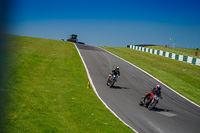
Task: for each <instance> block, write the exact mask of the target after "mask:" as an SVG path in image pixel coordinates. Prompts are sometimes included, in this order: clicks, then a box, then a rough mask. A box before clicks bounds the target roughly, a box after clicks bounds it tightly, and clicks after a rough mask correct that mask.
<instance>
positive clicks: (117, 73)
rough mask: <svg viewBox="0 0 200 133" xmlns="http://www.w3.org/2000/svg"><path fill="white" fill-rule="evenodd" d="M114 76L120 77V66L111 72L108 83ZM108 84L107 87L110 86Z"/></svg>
mask: <svg viewBox="0 0 200 133" xmlns="http://www.w3.org/2000/svg"><path fill="white" fill-rule="evenodd" d="M113 75H115V76H118V77H120V71H119V67H118V66H117V67H116V68H115V69H114V70H112V71H111V72H110V75H109V76H108V82H109V80H110V77H111V76H113ZM108 82H107V85H108Z"/></svg>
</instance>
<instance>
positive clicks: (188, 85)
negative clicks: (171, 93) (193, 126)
mask: <svg viewBox="0 0 200 133" xmlns="http://www.w3.org/2000/svg"><path fill="white" fill-rule="evenodd" d="M102 48H104V49H106V50H108V51H110V52H112V53H114V54H116V55H118V56H120V57H121V58H123V59H125V60H127V61H129V62H131V63H133V64H134V65H136V66H138V67H140V68H141V69H143V70H145V71H146V72H148V73H150V74H151V75H153V76H154V77H156V78H157V79H159V80H161V81H162V82H163V83H165V84H166V85H168V86H169V87H171V88H172V89H174V90H175V91H177V92H179V93H180V94H182V95H183V96H185V97H187V98H188V99H190V100H191V101H193V102H195V103H197V104H198V105H200V67H199V66H196V65H191V64H188V63H185V62H180V61H177V60H173V59H170V58H165V57H162V56H159V55H154V54H149V53H146V52H141V51H137V50H134V49H130V48H116V47H102ZM163 95H164V94H163Z"/></svg>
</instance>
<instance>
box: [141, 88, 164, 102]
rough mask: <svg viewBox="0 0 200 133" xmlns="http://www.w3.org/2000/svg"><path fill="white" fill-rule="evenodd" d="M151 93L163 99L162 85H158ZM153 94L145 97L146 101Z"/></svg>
mask: <svg viewBox="0 0 200 133" xmlns="http://www.w3.org/2000/svg"><path fill="white" fill-rule="evenodd" d="M151 93H153V94H154V95H155V94H156V95H157V96H158V97H160V98H161V99H162V96H161V86H160V85H157V86H156V88H152V89H151ZM151 93H148V94H146V96H145V97H144V101H145V99H146V98H147V97H148V96H150V95H151Z"/></svg>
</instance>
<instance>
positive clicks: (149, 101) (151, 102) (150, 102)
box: [139, 92, 159, 110]
mask: <svg viewBox="0 0 200 133" xmlns="http://www.w3.org/2000/svg"><path fill="white" fill-rule="evenodd" d="M146 94H149V92H147V93H146ZM144 98H145V96H142V98H141V101H140V103H139V105H140V106H143V105H145V106H146V107H147V108H148V109H149V110H152V109H153V108H154V107H155V106H156V104H157V103H158V100H159V97H158V96H157V95H156V94H154V93H151V95H149V96H147V97H146V99H145V100H144Z"/></svg>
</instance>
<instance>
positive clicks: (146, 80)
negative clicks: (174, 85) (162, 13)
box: [76, 44, 200, 133]
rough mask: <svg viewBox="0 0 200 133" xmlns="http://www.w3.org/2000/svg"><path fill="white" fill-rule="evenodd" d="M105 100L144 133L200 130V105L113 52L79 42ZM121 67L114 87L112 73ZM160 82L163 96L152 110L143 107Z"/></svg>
mask: <svg viewBox="0 0 200 133" xmlns="http://www.w3.org/2000/svg"><path fill="white" fill-rule="evenodd" d="M76 46H77V47H78V49H79V51H80V53H81V55H82V57H83V59H84V61H85V63H86V65H87V68H88V70H89V73H90V76H91V78H92V81H93V83H94V86H95V88H96V90H97V92H98V94H99V96H100V97H101V99H102V100H103V101H104V102H105V103H106V104H107V105H108V107H109V108H110V109H112V111H114V112H115V114H117V115H118V116H119V117H120V118H121V119H122V120H123V121H124V122H125V123H127V124H128V125H129V126H130V127H132V128H133V129H135V130H136V131H137V132H141V133H143V132H144V133H199V132H200V107H197V106H196V105H194V104H192V103H191V102H189V101H187V100H185V99H184V98H182V97H181V96H179V95H178V94H176V93H174V92H173V91H171V90H170V89H168V88H167V87H165V86H164V85H162V84H161V83H159V82H158V81H156V80H155V79H153V78H152V77H150V76H149V75H147V74H145V73H144V72H142V71H140V70H139V69H137V68H135V67H133V66H132V65H130V64H128V63H127V62H125V61H123V60H121V59H119V58H117V57H115V56H113V55H112V54H110V53H108V52H106V51H104V50H102V49H100V48H97V47H94V46H88V45H82V44H76ZM116 66H119V67H120V72H121V76H120V78H119V79H118V81H117V82H116V84H115V86H114V87H113V88H109V87H108V86H107V85H106V81H107V76H108V74H109V72H110V71H111V70H112V69H114V68H115V67H116ZM157 84H160V85H161V86H162V96H163V99H160V101H159V103H158V104H157V106H156V108H155V109H154V110H152V111H150V110H148V109H147V108H145V107H142V106H139V104H138V103H139V101H140V99H141V96H142V95H144V94H145V93H146V92H147V91H149V90H150V89H151V88H152V87H155V86H156V85H157Z"/></svg>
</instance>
